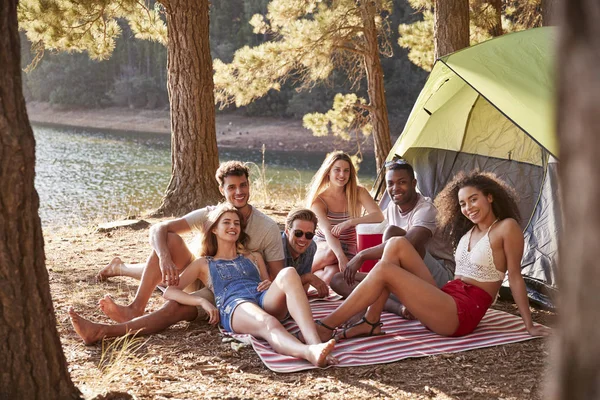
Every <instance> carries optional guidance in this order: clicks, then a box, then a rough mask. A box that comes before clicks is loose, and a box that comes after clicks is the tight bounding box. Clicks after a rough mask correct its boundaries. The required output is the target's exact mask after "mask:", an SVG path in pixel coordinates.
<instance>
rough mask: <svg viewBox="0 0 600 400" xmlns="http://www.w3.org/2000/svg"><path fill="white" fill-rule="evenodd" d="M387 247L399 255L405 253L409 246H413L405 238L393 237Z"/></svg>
mask: <svg viewBox="0 0 600 400" xmlns="http://www.w3.org/2000/svg"><path fill="white" fill-rule="evenodd" d="M385 246H386V247H389V248H390V249H391V250H392V251H394V253H396V254H399V253H401V252H402V251H404V250H405V249H406V248H407V246H412V245H411V244H410V242H409V241H408V239H406V238H405V237H403V236H402V237H393V238H390V239H389V240H388V241H387V242H386V245H385Z"/></svg>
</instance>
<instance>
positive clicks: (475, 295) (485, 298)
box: [442, 279, 494, 336]
mask: <svg viewBox="0 0 600 400" xmlns="http://www.w3.org/2000/svg"><path fill="white" fill-rule="evenodd" d="M442 291H443V292H446V293H448V294H449V295H450V296H452V298H453V299H454V301H455V302H456V311H457V312H458V328H457V329H456V332H454V333H453V334H452V335H450V336H464V335H467V334H469V333H471V332H473V331H474V330H475V328H477V325H479V322H480V321H481V319H482V318H483V316H484V315H485V312H486V311H487V309H488V308H490V306H491V305H492V302H493V301H494V299H492V296H490V295H489V293H488V292H486V291H485V290H483V289H481V288H480V287H477V286H475V285H471V284H469V283H466V282H463V281H462V280H460V279H455V280H453V281H450V282H448V283H446V284H445V285H444V286H443V287H442Z"/></svg>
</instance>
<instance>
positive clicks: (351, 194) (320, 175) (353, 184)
mask: <svg viewBox="0 0 600 400" xmlns="http://www.w3.org/2000/svg"><path fill="white" fill-rule="evenodd" d="M339 160H342V161H346V162H347V163H348V164H349V165H350V178H349V179H348V183H346V186H345V188H344V191H345V192H346V201H347V205H346V209H347V210H348V214H350V217H351V218H356V217H359V216H360V214H361V208H362V206H361V204H360V203H359V201H358V187H359V184H358V176H357V175H356V168H354V164H352V159H351V158H350V156H349V155H348V154H346V153H344V152H342V151H334V152H333V153H329V155H327V157H326V158H325V161H323V164H322V165H321V168H319V170H318V171H317V173H316V174H315V175H314V176H313V178H312V180H311V181H310V184H309V186H308V194H307V195H306V206H307V207H309V208H310V207H311V206H312V204H313V203H314V202H315V200H316V199H317V197H318V196H319V195H320V194H321V193H323V191H325V189H327V188H328V187H329V172H330V171H331V167H333V164H334V163H335V162H336V161H339Z"/></svg>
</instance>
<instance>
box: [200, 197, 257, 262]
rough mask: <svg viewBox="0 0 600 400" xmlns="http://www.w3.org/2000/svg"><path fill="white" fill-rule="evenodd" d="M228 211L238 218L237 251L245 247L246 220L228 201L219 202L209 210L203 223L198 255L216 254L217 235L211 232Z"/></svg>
mask: <svg viewBox="0 0 600 400" xmlns="http://www.w3.org/2000/svg"><path fill="white" fill-rule="evenodd" d="M228 212H232V213H235V214H237V216H238V217H239V218H240V236H239V237H238V240H237V241H236V245H237V249H238V253H241V252H243V250H244V249H245V246H246V243H248V240H249V239H250V237H249V236H248V235H247V234H246V232H245V230H246V221H245V220H244V217H243V215H242V212H241V211H240V210H238V209H237V208H235V207H234V206H232V205H231V204H229V203H221V204H219V205H218V206H217V208H215V209H214V210H212V211H211V212H209V214H208V219H207V220H206V222H205V224H204V232H203V234H202V235H201V239H200V249H199V251H198V255H199V256H200V257H204V256H214V255H215V254H217V250H218V247H219V246H218V243H217V236H216V235H215V234H214V233H213V229H214V228H215V227H216V226H217V224H218V223H219V221H220V220H221V217H222V216H223V214H225V213H228Z"/></svg>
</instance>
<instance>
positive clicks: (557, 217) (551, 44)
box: [388, 27, 561, 306]
mask: <svg viewBox="0 0 600 400" xmlns="http://www.w3.org/2000/svg"><path fill="white" fill-rule="evenodd" d="M555 44H556V31H555V29H554V28H550V27H545V28H536V29H531V30H527V31H522V32H516V33H511V34H507V35H504V36H500V37H497V38H494V39H491V40H488V41H486V42H483V43H479V44H477V45H474V46H471V47H469V48H466V49H463V50H460V51H458V52H456V53H453V54H450V55H448V56H445V57H442V58H440V59H439V60H437V61H436V63H435V65H434V67H433V70H432V72H431V74H430V75H429V78H428V79H427V82H426V84H425V87H424V88H423V90H422V91H421V94H420V95H419V97H418V99H417V101H416V104H415V106H414V107H413V109H412V111H411V114H410V116H409V118H408V121H407V123H406V126H405V127H404V130H403V131H402V134H401V135H400V137H399V138H398V140H397V141H396V143H395V145H394V147H393V148H392V150H391V152H390V154H389V156H388V159H392V158H393V157H394V156H401V157H402V158H404V159H406V160H407V161H408V162H410V163H411V164H412V165H413V166H414V168H415V171H416V173H417V175H418V181H419V190H420V192H421V193H423V194H424V195H426V196H429V197H431V198H434V197H435V196H436V195H437V193H438V192H439V191H440V190H441V189H442V188H443V187H444V185H445V184H446V183H447V182H448V181H449V180H450V179H451V178H452V177H453V176H454V175H455V174H456V173H457V172H459V171H461V170H464V171H469V170H472V169H475V168H479V169H480V170H484V171H491V172H494V173H496V174H497V175H499V176H500V177H502V178H503V179H504V180H506V181H507V182H508V183H509V184H511V185H513V187H514V188H515V189H516V191H517V193H518V194H519V196H520V198H519V204H520V211H521V215H522V217H523V223H522V227H523V230H524V233H525V253H524V256H523V260H522V273H523V276H524V277H525V280H526V282H527V286H528V292H529V295H530V297H532V298H533V299H534V300H537V301H539V302H541V303H543V304H545V305H547V306H552V302H551V299H549V298H547V297H546V295H545V294H546V293H547V292H548V291H551V289H554V288H556V267H557V256H558V254H557V251H558V231H559V230H560V227H561V211H560V205H559V198H558V176H557V171H556V167H557V160H558V143H557V140H556V134H555V126H554V48H555ZM505 284H506V283H505ZM544 289H549V290H544Z"/></svg>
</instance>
